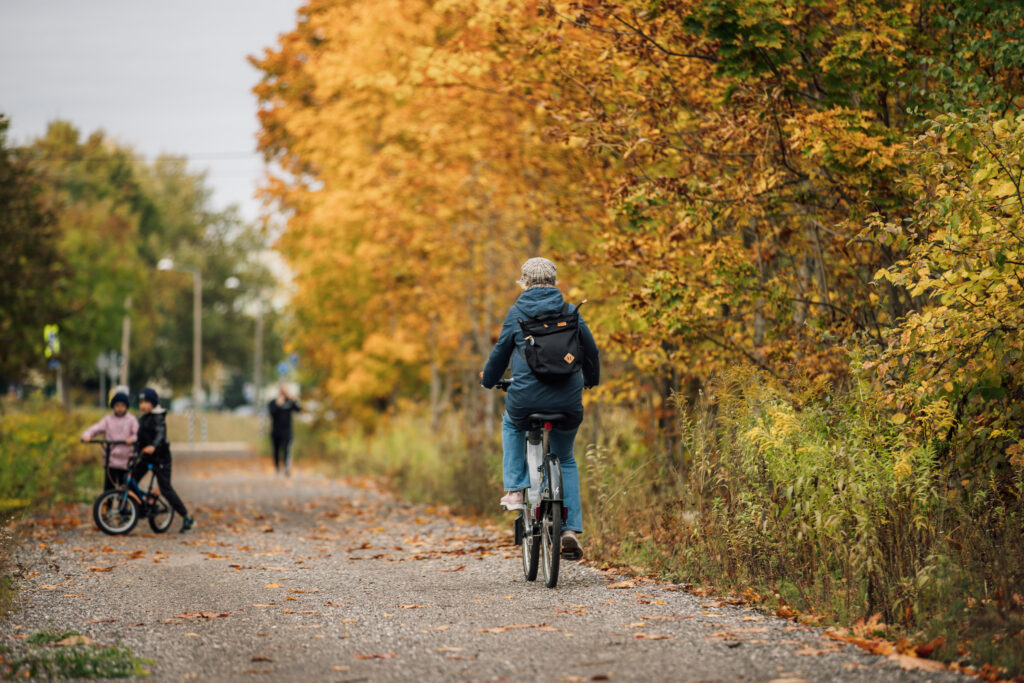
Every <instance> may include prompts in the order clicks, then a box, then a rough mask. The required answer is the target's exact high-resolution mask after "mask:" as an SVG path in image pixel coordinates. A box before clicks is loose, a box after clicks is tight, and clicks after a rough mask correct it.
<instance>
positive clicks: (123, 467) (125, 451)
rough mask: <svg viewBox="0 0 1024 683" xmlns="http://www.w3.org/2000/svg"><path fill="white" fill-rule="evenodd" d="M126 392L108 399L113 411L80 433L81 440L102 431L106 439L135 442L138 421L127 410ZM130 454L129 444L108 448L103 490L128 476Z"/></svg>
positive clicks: (108, 488)
mask: <svg viewBox="0 0 1024 683" xmlns="http://www.w3.org/2000/svg"><path fill="white" fill-rule="evenodd" d="M128 402H129V399H128V394H126V393H124V392H121V391H119V392H117V393H116V394H114V396H113V397H112V398H111V399H110V408H111V409H112V410H113V412H112V413H111V414H109V415H104V416H103V419H102V420H100V421H99V422H97V423H96V424H94V425H92V426H91V427H89V428H88V429H86V430H85V432H84V433H83V434H82V441H88V440H90V439H91V438H92V437H94V436H96V435H97V434H100V433H102V434H103V438H105V439H106V440H107V441H124V442H127V443H128V444H131V443H134V442H135V437H136V436H137V435H138V433H139V421H138V420H136V419H135V416H134V415H132V414H131V413H129V412H128ZM131 455H132V447H131V446H130V445H124V444H119V445H117V446H112V447H111V449H110V460H108V461H107V462H106V463H104V464H105V467H104V468H103V469H104V470H105V471H104V474H103V490H104V491H109V490H110V489H113V488H117V487H118V486H121V485H122V484H124V480H125V477H126V476H128V459H129V458H130V457H131Z"/></svg>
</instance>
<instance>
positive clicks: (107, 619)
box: [85, 617, 117, 624]
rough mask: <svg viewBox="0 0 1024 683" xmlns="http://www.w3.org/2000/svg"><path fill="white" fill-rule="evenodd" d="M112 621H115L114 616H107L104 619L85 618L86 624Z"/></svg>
mask: <svg viewBox="0 0 1024 683" xmlns="http://www.w3.org/2000/svg"><path fill="white" fill-rule="evenodd" d="M112 621H117V619H115V618H114V617H107V618H106V619H87V620H86V622H85V623H87V624H109V623H110V622H112Z"/></svg>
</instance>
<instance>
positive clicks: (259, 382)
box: [224, 276, 263, 414]
mask: <svg viewBox="0 0 1024 683" xmlns="http://www.w3.org/2000/svg"><path fill="white" fill-rule="evenodd" d="M241 285H242V281H241V280H239V279H238V278H237V277H234V276H231V277H229V278H228V279H227V280H225V281H224V286H225V287H227V288H228V289H241ZM262 388H263V302H262V301H261V300H260V298H259V295H257V297H256V333H255V338H254V339H253V361H252V407H253V409H254V410H255V411H256V413H257V414H260V412H259V411H260V390H261V389H262Z"/></svg>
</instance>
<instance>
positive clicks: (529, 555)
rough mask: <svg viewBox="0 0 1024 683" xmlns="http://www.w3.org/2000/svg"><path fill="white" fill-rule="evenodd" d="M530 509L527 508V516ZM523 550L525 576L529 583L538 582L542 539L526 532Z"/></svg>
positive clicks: (530, 532) (525, 511)
mask: <svg viewBox="0 0 1024 683" xmlns="http://www.w3.org/2000/svg"><path fill="white" fill-rule="evenodd" d="M529 509H530V508H529V506H527V508H526V510H524V511H523V514H524V515H525V514H527V513H528V512H529ZM522 548H523V575H524V576H526V580H527V581H536V580H537V569H538V566H539V564H540V537H539V536H537V535H536V534H534V533H533V532H532V531H526V532H525V533H523V542H522Z"/></svg>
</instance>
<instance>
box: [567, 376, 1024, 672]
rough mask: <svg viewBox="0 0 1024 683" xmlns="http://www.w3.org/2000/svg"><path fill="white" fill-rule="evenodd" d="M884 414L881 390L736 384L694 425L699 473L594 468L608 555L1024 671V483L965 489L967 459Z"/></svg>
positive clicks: (610, 460) (720, 385)
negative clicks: (870, 621) (958, 465)
mask: <svg viewBox="0 0 1024 683" xmlns="http://www.w3.org/2000/svg"><path fill="white" fill-rule="evenodd" d="M881 406H883V404H882V402H881V401H879V400H878V396H877V395H875V394H874V393H873V392H872V391H871V389H870V387H869V385H868V384H867V383H861V384H857V383H855V384H854V385H852V386H851V387H849V388H847V389H846V390H844V391H841V392H835V391H832V392H830V393H826V392H824V391H820V390H819V388H818V387H815V386H808V387H804V388H803V389H802V390H800V391H796V392H787V391H784V390H782V389H780V388H779V387H777V386H775V385H774V384H773V383H772V382H771V381H770V380H769V379H768V378H766V377H763V376H761V375H759V374H758V373H756V372H755V371H736V372H733V373H732V374H730V375H728V376H725V377H723V378H721V379H720V380H718V381H715V382H713V383H711V384H710V385H709V386H708V388H707V391H706V392H705V393H704V394H702V395H701V397H700V400H699V401H698V402H697V404H696V405H694V406H693V407H691V408H688V409H684V410H683V411H682V415H683V434H684V438H685V455H684V458H683V459H682V460H672V459H670V458H669V457H667V456H664V457H657V456H656V457H652V458H648V459H646V460H637V459H636V458H635V457H633V456H631V455H629V454H628V453H626V454H622V455H620V454H619V453H617V452H615V451H614V450H609V449H608V448H591V449H590V450H589V451H588V455H587V458H586V469H587V475H586V476H585V477H584V482H585V484H587V485H588V488H589V491H588V503H587V512H588V517H589V519H590V520H592V524H590V525H589V526H590V528H591V530H592V531H593V532H595V533H594V534H593V535H594V536H595V537H596V539H595V540H596V542H592V546H593V549H594V550H596V551H597V552H599V553H600V554H601V555H602V556H604V557H605V558H607V559H612V560H614V561H618V562H624V563H627V564H639V565H642V566H645V567H650V568H652V569H654V570H655V571H659V572H661V573H662V574H664V575H667V576H671V577H674V578H677V579H679V580H686V581H692V582H695V583H710V584H714V585H716V586H719V587H720V588H728V589H731V590H735V591H737V592H739V591H744V590H747V591H749V590H753V591H754V592H755V593H757V594H758V595H759V597H760V596H762V595H763V596H767V597H768V598H769V600H770V601H771V602H774V603H775V604H776V605H777V606H780V607H782V608H783V609H785V610H792V609H796V610H799V611H807V612H812V613H815V614H817V615H821V616H823V617H824V618H825V619H826V620H828V621H830V622H836V623H846V624H849V623H852V622H854V621H856V620H857V619H859V618H866V617H869V616H871V615H874V614H876V613H878V614H881V615H882V617H881V618H882V620H883V621H884V622H885V623H886V624H888V625H889V626H890V627H891V628H894V629H897V630H898V632H901V633H906V634H918V635H922V636H924V635H928V636H937V635H946V636H948V641H949V645H947V646H946V647H947V650H946V651H944V652H941V653H940V654H941V655H945V656H946V657H948V658H953V657H961V656H962V657H967V658H979V659H981V660H983V661H988V662H992V663H996V664H1000V665H1003V666H1005V667H1007V668H1008V669H1009V670H1010V671H1012V672H1019V671H1020V670H1021V653H1022V652H1024V648H1022V645H1024V643H1022V642H1021V638H1022V635H1021V634H1022V628H1024V598H1022V597H1021V596H1022V595H1024V556H1021V554H1020V553H1017V552H1014V551H1013V550H1011V549H1015V548H1019V547H1021V543H1022V542H1024V496H1022V492H1024V482H1022V476H1021V471H1020V469H1018V471H1017V472H1016V474H1015V478H1014V479H1013V480H1012V483H1011V484H1010V485H1007V483H1006V482H1007V478H1006V476H1005V474H1003V475H1000V476H999V477H998V478H997V477H996V476H995V475H988V474H986V473H984V472H980V473H979V474H978V476H977V477H975V479H976V480H975V481H972V482H964V481H960V480H959V479H954V478H951V476H950V475H951V474H953V473H954V472H955V471H956V470H955V469H954V465H953V464H951V463H953V462H954V461H955V459H952V458H949V457H940V456H939V455H937V454H936V450H935V448H934V447H933V445H932V444H930V443H917V442H915V441H912V440H910V439H909V438H908V436H907V432H906V431H905V430H904V429H902V428H901V427H900V425H899V424H898V423H899V420H897V421H896V423H894V422H893V421H892V420H891V415H890V414H888V413H886V412H885V410H884V408H883V407H881ZM591 556H592V557H593V554H592V555H591ZM953 643H956V646H959V647H961V648H964V647H966V648H967V649H968V650H969V651H963V652H960V653H957V652H956V651H955V650H954V649H953V648H954V647H955V646H954V645H953Z"/></svg>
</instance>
